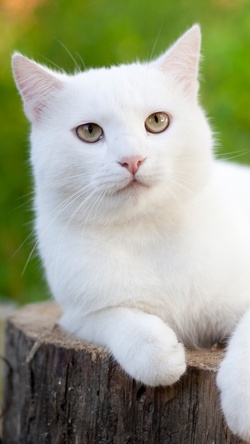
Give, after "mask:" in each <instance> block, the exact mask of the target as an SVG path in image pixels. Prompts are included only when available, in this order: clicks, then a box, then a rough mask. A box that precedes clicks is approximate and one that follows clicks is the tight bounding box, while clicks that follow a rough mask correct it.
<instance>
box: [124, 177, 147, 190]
mask: <svg viewBox="0 0 250 444" xmlns="http://www.w3.org/2000/svg"><path fill="white" fill-rule="evenodd" d="M142 188H148V185H147V184H145V183H144V182H142V181H141V180H139V179H137V178H135V177H134V178H133V179H132V180H130V182H128V183H127V184H126V185H124V186H122V187H121V188H119V190H117V191H118V192H119V193H120V192H121V191H137V190H140V189H142Z"/></svg>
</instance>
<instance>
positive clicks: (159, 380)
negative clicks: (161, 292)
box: [113, 315, 186, 386]
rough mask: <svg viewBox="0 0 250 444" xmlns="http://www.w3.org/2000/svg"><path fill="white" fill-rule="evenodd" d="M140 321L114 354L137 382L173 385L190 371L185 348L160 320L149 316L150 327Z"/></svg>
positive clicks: (147, 322)
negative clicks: (186, 371) (187, 365)
mask: <svg viewBox="0 0 250 444" xmlns="http://www.w3.org/2000/svg"><path fill="white" fill-rule="evenodd" d="M140 321H141V319H138V322H137V326H136V329H134V330H133V334H132V335H131V336H130V335H129V337H128V336H126V340H124V341H123V342H122V344H121V348H120V350H113V353H114V355H115V357H116V359H117V360H118V361H119V363H120V364H121V366H122V367H123V368H124V370H125V371H126V372H127V373H128V374H129V375H130V376H132V377H133V378H134V379H136V380H137V381H140V382H142V383H144V384H146V385H149V386H158V385H162V386H166V385H172V384H173V383H174V382H176V381H178V380H179V379H180V377H181V375H182V374H183V373H184V372H185V370H186V363H185V350H184V346H183V344H181V343H180V342H178V340H177V337H176V335H175V333H174V332H173V330H172V329H170V328H169V327H168V326H167V325H166V324H164V322H162V321H161V319H159V318H158V317H156V316H151V315H146V323H145V321H144V320H143V321H142V322H140ZM128 341H129V342H128Z"/></svg>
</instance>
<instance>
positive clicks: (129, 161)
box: [118, 156, 145, 175]
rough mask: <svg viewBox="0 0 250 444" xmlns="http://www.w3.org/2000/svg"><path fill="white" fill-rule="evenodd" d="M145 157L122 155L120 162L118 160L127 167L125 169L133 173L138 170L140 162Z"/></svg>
mask: <svg viewBox="0 0 250 444" xmlns="http://www.w3.org/2000/svg"><path fill="white" fill-rule="evenodd" d="M144 160H145V157H142V156H131V157H123V158H122V159H121V160H120V162H118V163H119V164H120V165H121V166H122V167H124V168H127V170H128V171H129V172H130V173H131V174H133V175H135V174H136V173H137V171H138V170H139V168H140V166H141V164H142V163H143V162H144Z"/></svg>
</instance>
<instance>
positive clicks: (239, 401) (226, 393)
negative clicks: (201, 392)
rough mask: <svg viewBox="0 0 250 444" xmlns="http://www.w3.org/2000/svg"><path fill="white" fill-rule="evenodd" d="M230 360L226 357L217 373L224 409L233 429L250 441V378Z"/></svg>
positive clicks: (228, 422) (229, 424)
mask: <svg viewBox="0 0 250 444" xmlns="http://www.w3.org/2000/svg"><path fill="white" fill-rule="evenodd" d="M230 361H231V360H230ZM230 361H229V359H227V358H225V359H224V361H223V362H222V364H221V367H220V369H219V372H218V375H217V384H218V387H219V389H220V391H221V405H222V410H223V413H224V415H225V418H226V421H227V424H228V426H229V428H230V429H231V431H232V432H233V433H234V434H235V435H238V436H239V437H240V438H241V439H244V440H245V441H246V442H249V443H250V378H249V375H247V376H248V377H247V378H244V372H241V370H242V369H241V368H239V367H238V365H237V362H236V361H235V362H234V363H233V362H230ZM248 372H250V369H248Z"/></svg>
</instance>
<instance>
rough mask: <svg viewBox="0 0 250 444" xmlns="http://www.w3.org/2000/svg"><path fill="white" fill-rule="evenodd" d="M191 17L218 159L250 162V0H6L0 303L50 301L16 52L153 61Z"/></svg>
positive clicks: (0, 77) (49, 59)
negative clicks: (36, 234)
mask: <svg viewBox="0 0 250 444" xmlns="http://www.w3.org/2000/svg"><path fill="white" fill-rule="evenodd" d="M195 22H199V23H200V24H201V26H202V32H203V54H204V62H203V64H202V84H201V103H202V104H203V105H204V107H205V108H206V110H207V112H208V115H209V116H210V117H211V123H212V125H213V127H214V130H215V131H216V132H218V133H219V135H218V140H219V142H220V146H219V148H218V155H219V156H220V157H226V158H233V159H234V160H235V161H238V162H245V163H247V162H248V163H250V112H249V102H250V100H249V99H250V2H249V0H200V1H197V2H194V1H189V0H175V1H174V2H173V1H168V0H157V1H156V2H153V1H152V0H151V1H149V0H126V1H111V0H80V1H78V0H71V1H69V0H61V1H59V0H51V1H48V0H2V1H0V30H1V34H0V35H1V38H0V60H1V62H0V65H1V69H0V97H1V111H0V112H1V118H0V126H1V130H0V168H1V174H0V189H1V193H0V211H1V212H0V258H1V263H0V299H1V298H7V299H12V300H13V299H14V300H16V301H17V302H18V303H21V304H22V303H25V302H30V301H35V300H40V299H44V298H47V297H48V291H47V290H46V285H45V283H44V281H43V278H42V274H43V273H42V271H41V267H40V265H39V260H38V258H37V257H36V254H33V255H32V257H31V258H29V256H30V252H31V250H32V248H33V245H34V238H33V237H32V236H30V237H28V236H29V234H30V233H31V231H32V211H31V209H32V181H31V173H30V169H29V163H28V158H29V148H28V145H29V144H28V133H29V124H28V122H27V121H26V119H25V117H24V115H23V112H22V107H21V101H20V98H19V97H18V94H17V91H16V89H15V86H14V83H13V80H12V75H11V70H10V55H11V53H12V52H13V50H15V49H16V50H18V51H20V52H22V53H24V54H26V55H27V56H29V57H33V58H35V59H36V60H37V61H40V62H42V63H47V64H48V65H49V66H51V67H53V64H55V65H58V66H60V67H63V68H64V69H65V70H66V71H69V72H73V71H74V69H75V63H74V62H73V60H72V57H71V56H70V55H69V52H70V53H71V54H72V55H73V57H74V58H75V59H76V61H77V63H78V64H79V65H81V66H83V64H85V65H86V66H100V65H108V64H116V63H120V62H125V61H133V60H134V59H135V58H140V59H147V58H150V57H151V56H152V54H153V55H155V56H156V55H157V54H159V53H160V52H162V51H164V50H165V49H166V47H167V46H168V45H169V44H170V43H171V42H173V41H174V40H175V39H176V38H177V37H178V36H179V35H180V34H182V33H183V32H184V31H185V30H186V29H187V28H188V27H190V26H191V25H192V24H193V23H195ZM65 46H66V48H67V50H66V49H65ZM27 237H28V239H27ZM25 239H27V240H25ZM27 261H28V265H27V266H26V264H27ZM24 268H25V271H24V273H22V272H23V269H24Z"/></svg>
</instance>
